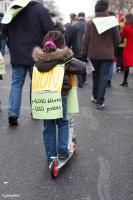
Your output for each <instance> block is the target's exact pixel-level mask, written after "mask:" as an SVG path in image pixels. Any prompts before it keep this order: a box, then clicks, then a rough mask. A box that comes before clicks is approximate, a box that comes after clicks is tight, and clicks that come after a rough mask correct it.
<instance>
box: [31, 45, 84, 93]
mask: <svg viewBox="0 0 133 200" xmlns="http://www.w3.org/2000/svg"><path fill="white" fill-rule="evenodd" d="M33 58H34V60H35V61H36V64H35V66H36V67H37V68H38V70H39V71H40V72H48V71H50V70H51V69H53V68H54V67H55V66H56V65H57V64H65V63H66V64H65V74H64V80H63V86H62V95H63V96H66V95H67V94H68V91H69V90H70V89H71V88H72V85H71V81H70V79H69V75H70V74H81V73H84V72H85V71H86V65H85V63H84V62H82V61H80V60H78V59H75V58H73V53H72V51H71V50H70V49H69V48H67V47H65V48H64V49H57V50H56V51H55V52H51V53H46V52H44V51H43V50H42V49H41V48H39V47H36V48H35V49H34V51H33Z"/></svg>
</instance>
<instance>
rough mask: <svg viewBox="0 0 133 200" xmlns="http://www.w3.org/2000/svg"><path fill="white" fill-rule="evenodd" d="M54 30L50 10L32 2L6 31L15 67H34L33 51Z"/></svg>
mask: <svg viewBox="0 0 133 200" xmlns="http://www.w3.org/2000/svg"><path fill="white" fill-rule="evenodd" d="M52 29H54V25H53V22H52V20H51V17H50V15H49V12H48V10H47V9H46V8H45V7H43V6H42V4H40V3H38V2H34V1H31V2H30V3H29V4H28V5H27V6H26V7H25V8H24V9H23V10H22V11H21V12H20V13H19V14H18V15H17V16H16V17H15V18H14V19H13V20H12V21H11V22H10V23H9V24H8V25H6V27H5V31H6V32H7V36H8V46H9V50H10V55H11V63H12V64H13V65H33V64H34V60H33V58H32V51H33V48H34V47H35V46H40V47H41V46H42V41H43V37H44V35H45V34H46V33H47V32H48V31H50V30H52Z"/></svg>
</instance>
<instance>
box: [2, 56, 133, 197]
mask: <svg viewBox="0 0 133 200" xmlns="http://www.w3.org/2000/svg"><path fill="white" fill-rule="evenodd" d="M5 60H6V71H7V73H6V75H5V76H4V80H3V81H0V98H1V101H2V112H1V113H0V200H4V199H6V200H133V74H132V73H130V76H129V86H128V87H127V88H125V87H120V86H119V84H120V83H121V82H122V78H123V74H122V73H116V74H114V77H113V81H112V87H111V88H108V89H107V94H106V102H105V103H106V107H105V110H104V111H99V110H96V108H95V105H94V104H92V103H91V102H90V97H91V88H92V81H91V75H88V79H87V84H86V85H85V86H84V88H81V89H79V90H78V95H79V105H80V113H79V114H75V115H73V118H74V120H75V129H74V131H75V134H76V135H77V140H78V149H77V152H76V154H75V155H74V156H73V157H72V159H71V160H70V162H69V163H68V164H67V165H66V166H65V167H64V168H63V169H62V170H61V171H60V174H59V176H58V178H57V179H56V180H53V179H52V178H51V176H50V172H49V169H48V165H47V162H46V160H45V152H44V146H43V139H42V131H43V125H42V121H41V120H33V119H31V111H30V104H29V83H30V81H29V76H28V75H27V78H26V82H25V85H24V88H23V98H22V107H21V116H20V119H19V126H18V127H15V128H12V127H9V126H8V114H7V102H8V96H9V91H10V83H11V67H10V64H9V56H8V55H6V56H5Z"/></svg>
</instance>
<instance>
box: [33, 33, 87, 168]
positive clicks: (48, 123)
mask: <svg viewBox="0 0 133 200" xmlns="http://www.w3.org/2000/svg"><path fill="white" fill-rule="evenodd" d="M33 57H34V60H35V61H36V64H35V66H36V67H37V68H38V70H39V71H41V72H48V71H50V70H51V69H52V68H54V67H56V65H57V64H65V63H66V64H65V74H64V79H63V85H62V91H61V96H62V107H63V118H60V119H52V120H44V121H43V124H44V131H43V139H44V146H45V150H46V156H47V161H48V163H49V164H50V163H51V162H52V157H56V156H57V155H58V158H59V159H66V158H67V157H68V156H69V149H68V137H69V126H68V118H67V95H68V92H69V90H70V89H71V87H72V86H71V81H70V79H69V74H80V73H84V72H85V70H86V65H85V63H84V62H81V61H79V60H77V59H75V58H73V53H72V51H71V49H69V48H67V47H66V46H65V40H64V36H63V34H62V33H61V32H60V31H49V32H48V33H47V35H46V36H45V37H44V39H43V49H40V48H39V47H35V49H34V51H33ZM56 125H57V129H56ZM57 130H58V142H57V141H56V138H57V136H56V134H57V133H56V132H57Z"/></svg>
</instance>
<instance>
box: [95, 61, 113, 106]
mask: <svg viewBox="0 0 133 200" xmlns="http://www.w3.org/2000/svg"><path fill="white" fill-rule="evenodd" d="M91 62H92V65H93V66H94V69H95V71H93V96H94V98H95V99H96V104H99V105H101V104H103V103H104V100H105V97H104V96H105V91H106V85H107V75H108V71H109V67H110V66H111V64H112V62H113V61H112V60H95V59H92V60H91Z"/></svg>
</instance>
